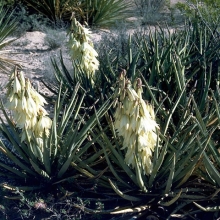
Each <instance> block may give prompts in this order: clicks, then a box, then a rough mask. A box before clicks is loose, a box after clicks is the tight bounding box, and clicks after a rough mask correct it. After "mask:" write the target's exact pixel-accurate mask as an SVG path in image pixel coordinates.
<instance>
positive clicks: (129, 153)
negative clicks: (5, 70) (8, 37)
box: [0, 1, 220, 219]
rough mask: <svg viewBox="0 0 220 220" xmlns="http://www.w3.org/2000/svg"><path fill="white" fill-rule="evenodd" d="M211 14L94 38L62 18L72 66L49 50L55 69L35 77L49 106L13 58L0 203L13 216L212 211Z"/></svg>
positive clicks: (214, 46)
mask: <svg viewBox="0 0 220 220" xmlns="http://www.w3.org/2000/svg"><path fill="white" fill-rule="evenodd" d="M45 2H46V1H45ZM48 2H49V1H48ZM50 2H51V3H52V1H50ZM53 2H54V1H53ZM103 2H104V1H103ZM109 2H111V1H109ZM116 2H119V1H116ZM38 3H39V2H38ZM66 3H67V1H66ZM86 3H89V1H88V2H87V1H86ZM114 3H115V2H114V1H112V4H114ZM100 5H101V4H100ZM38 6H39V8H40V3H39V5H38ZM90 6H91V5H90ZM107 6H108V4H107V3H106V7H107ZM50 7H52V6H50ZM97 7H98V6H97ZM103 7H104V4H103ZM201 7H202V6H201ZM39 8H38V10H39ZM54 9H55V8H54ZM47 11H49V10H48V9H47ZM119 11H120V10H119ZM50 12H52V13H48V14H47V15H48V17H49V18H50V19H53V20H54V21H55V22H57V20H59V19H62V18H64V17H65V16H64V17H63V14H62V13H61V11H60V8H58V9H57V11H56V10H53V11H50ZM68 13H69V11H68ZM86 13H88V11H86V12H85V14H86ZM100 16H101V15H100ZM101 17H102V18H103V20H105V19H107V18H106V17H105V16H104V14H103V16H101ZM94 18H95V17H93V20H92V22H91V23H90V22H89V23H90V24H93V22H94V21H95V20H94ZM214 19H215V20H214ZM217 19H218V18H217V17H213V18H212V20H210V19H206V17H203V14H202V13H199V14H198V13H195V14H194V17H190V18H189V19H188V18H187V20H186V22H185V25H184V26H183V27H181V28H179V29H176V30H175V31H174V32H172V33H171V31H170V29H169V27H168V28H166V29H164V28H162V27H160V26H158V27H157V28H156V29H155V30H153V31H150V32H149V33H142V32H137V33H135V34H133V35H132V36H127V35H126V34H124V35H118V36H114V37H112V36H106V37H105V38H104V41H103V42H100V43H99V47H96V46H94V45H93V43H92V42H91V36H90V32H89V30H88V29H87V28H85V27H84V26H82V25H81V24H80V23H79V22H78V21H77V20H76V19H75V18H74V19H72V21H71V25H70V27H69V28H68V31H67V34H68V37H69V42H68V47H69V52H70V55H71V56H70V57H71V61H72V66H71V68H69V69H68V68H67V65H66V63H65V60H64V58H63V56H62V53H60V57H59V58H58V59H56V58H54V57H52V58H51V62H52V65H53V68H54V76H55V79H56V80H55V81H54V82H53V84H52V83H48V82H46V81H44V82H43V83H44V85H45V86H46V87H47V88H48V89H49V90H50V92H51V93H52V95H51V96H48V97H45V99H46V100H47V102H48V103H49V104H48V105H49V107H50V108H48V109H51V108H52V109H53V112H49V116H47V112H46V110H45V109H44V108H46V107H45V105H44V108H43V107H42V106H43V104H46V103H45V100H44V98H43V97H42V96H40V95H39V94H38V93H37V92H36V91H35V90H34V88H33V87H32V86H31V84H28V82H29V80H28V79H27V78H26V79H24V78H23V75H22V74H23V73H22V70H21V69H19V66H15V68H14V70H13V72H12V74H11V76H10V77H9V83H8V85H7V89H8V93H7V100H8V102H7V104H4V103H1V107H0V108H1V112H2V113H3V116H2V117H1V125H0V130H1V139H0V152H1V154H0V155H1V157H0V177H1V178H3V180H4V182H3V183H2V184H1V192H0V193H1V195H3V196H4V197H3V196H2V198H1V199H0V213H1V214H2V215H3V216H4V217H5V218H8V219H9V218H10V217H11V218H12V217H13V216H10V213H9V210H10V208H11V207H13V206H15V204H16V208H17V213H19V215H20V216H21V219H30V218H33V217H35V216H38V217H39V216H40V217H42V218H45V219H94V218H99V219H102V217H103V216H104V217H103V219H110V218H113V215H116V216H117V217H119V216H121V215H123V216H124V217H127V218H131V217H132V216H133V217H137V216H138V217H140V216H141V217H143V218H146V217H147V216H148V215H150V214H151V215H156V217H158V218H161V219H163V218H164V219H172V218H173V216H174V215H178V216H179V217H181V218H188V219H201V216H202V215H203V214H204V212H209V213H210V215H209V219H216V218H217V217H218V216H219V211H220V199H219V192H220V190H219V187H220V152H219V149H220V145H219V123H220V106H219V101H220V88H219V80H220V76H219V65H220V41H219V32H218V29H219V23H218V22H217ZM79 20H80V18H79ZM86 21H88V20H86ZM99 21H102V19H101V20H99ZM95 23H96V24H98V20H97V22H95ZM99 24H103V25H104V24H106V22H104V21H103V23H102V22H101V23H99ZM8 26H9V25H8V24H7V27H8ZM0 28H1V24H0ZM0 33H2V32H0ZM27 103H29V104H27ZM31 106H32V107H33V106H36V108H32V107H31ZM8 109H10V110H11V112H12V116H11V117H9V116H8ZM20 113H22V114H21V115H19V114H20ZM48 117H51V120H52V123H50V119H48ZM43 118H44V119H45V121H43V120H42V119H43ZM32 119H34V120H35V121H34V122H32ZM12 201H13V202H12ZM160 210H163V213H161V212H160ZM155 212H156V213H157V214H154V213H155ZM91 214H92V215H91Z"/></svg>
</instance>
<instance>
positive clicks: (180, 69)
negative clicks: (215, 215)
mask: <svg viewBox="0 0 220 220" xmlns="http://www.w3.org/2000/svg"><path fill="white" fill-rule="evenodd" d="M197 22H198V23H193V26H191V24H189V26H186V28H185V29H184V30H180V31H177V32H176V33H174V34H171V33H170V32H169V31H168V32H165V31H164V30H162V29H160V31H156V32H155V33H151V34H150V36H149V38H147V37H146V36H143V37H141V38H139V40H140V41H139V42H140V43H139V44H137V45H139V46H140V47H139V50H140V52H138V53H134V54H132V50H131V48H130V47H128V49H127V51H128V56H127V57H128V67H127V78H128V79H127V80H130V82H129V81H126V80H125V81H124V83H121V82H120V80H119V85H123V86H124V87H122V88H119V91H120V93H119V94H120V95H119V94H118V93H116V94H118V95H119V96H118V99H119V106H120V108H119V109H121V110H120V112H122V114H123V115H121V116H120V117H118V114H119V113H118V112H117V113H116V115H117V116H116V117H115V122H114V123H113V117H112V115H111V113H110V114H109V115H106V119H107V121H108V123H109V128H110V129H111V131H112V134H111V133H110V132H109V131H108V133H107V134H106V125H104V124H102V125H101V124H100V125H99V129H100V132H98V133H101V136H100V137H101V138H102V139H103V140H105V142H104V144H103V141H102V142H101V141H100V145H101V143H102V145H101V146H102V147H103V150H109V151H106V152H105V157H106V161H107V163H108V165H109V167H110V170H111V172H112V176H111V175H109V176H108V178H109V183H110V185H111V187H112V189H113V190H114V191H115V193H116V194H117V195H118V196H120V197H121V198H123V199H124V200H125V201H132V204H133V206H129V207H127V206H126V207H124V208H123V207H121V208H120V209H117V210H114V209H112V210H109V211H107V210H106V211H104V210H103V211H100V212H99V211H97V210H91V209H90V210H89V209H85V207H84V210H86V211H88V212H90V213H97V212H99V213H109V212H110V213H112V214H117V213H118V214H119V213H129V212H139V211H140V212H142V214H144V213H145V212H146V213H147V211H144V210H145V209H147V210H149V209H151V208H152V207H155V206H157V207H158V206H162V207H168V209H169V208H170V209H171V210H172V211H170V213H169V216H167V217H172V215H173V214H175V213H181V212H182V211H184V209H185V210H188V213H187V214H181V216H182V217H185V216H187V215H189V216H190V215H191V214H193V213H197V212H199V211H218V210H219V202H220V201H219V198H218V193H219V190H218V187H219V163H218V160H219V152H218V148H219V146H218V134H219V132H218V124H219V105H218V99H219V87H218V70H217V69H215V68H212V66H213V65H216V62H217V63H218V59H219V43H213V42H212V41H211V39H213V38H215V40H216V39H218V33H217V32H215V31H214V32H213V30H212V29H209V28H208V30H207V29H206V28H204V27H208V26H207V24H204V23H203V22H201V23H200V21H198V20H197ZM200 25H201V26H202V27H203V29H201V28H199V30H198V27H200ZM203 25H204V26H203ZM167 33H168V34H167ZM213 34H214V35H213ZM207 42H208V44H207ZM204 45H205V46H204ZM203 46H204V47H203ZM115 60H117V58H116V59H115ZM109 63H110V62H108V64H109ZM113 68H115V67H114V66H113V67H112V68H109V69H110V71H109V72H110V73H107V72H106V73H105V75H107V74H109V75H110V74H111V73H112V72H113V71H112V69H113ZM113 75H114V74H112V76H113ZM137 77H139V78H140V79H141V80H142V82H143V86H142V89H143V94H142V97H143V99H144V98H147V101H149V102H151V104H153V106H154V107H155V110H156V121H157V124H158V125H159V126H160V129H159V130H157V132H155V131H154V134H157V137H158V138H157V139H156V140H155V139H154V143H155V147H154V148H151V151H153V155H151V154H150V157H149V158H150V159H151V161H152V170H151V171H150V170H149V171H147V172H149V175H146V174H144V172H143V170H144V167H143V164H141V161H142V159H140V152H142V151H140V152H139V150H140V149H139V147H138V144H136V145H133V144H131V142H132V143H133V141H134V140H135V137H133V136H132V137H131V136H130V134H129V132H128V134H126V131H127V130H129V129H130V127H131V128H132V129H133V126H135V121H132V118H131V116H130V115H131V114H133V113H129V115H128V114H127V113H126V112H127V111H128V110H127V109H130V108H128V107H127V106H129V105H128V104H127V99H128V101H130V102H132V100H131V99H132V97H133V98H134V99H135V100H136V102H137V103H140V101H138V99H139V98H138V97H137V96H136V95H135V94H133V96H132V97H130V95H126V94H127V93H129V91H130V89H131V88H132V87H133V88H135V85H133V83H134V82H135V80H136V78H137ZM140 79H139V80H140ZM113 80H115V78H114V77H113ZM198 83H199V85H198ZM201 85H203V87H202V88H203V89H201ZM212 90H213V91H212ZM121 93H122V94H121ZM122 97H123V98H122ZM125 97H127V98H125ZM124 98H125V100H124ZM137 103H136V104H135V103H134V104H133V105H131V106H133V108H132V110H134V111H135V109H136V105H137ZM139 108H141V106H139ZM151 115H152V114H151ZM119 119H120V120H119ZM137 121H138V119H137ZM137 125H138V124H137ZM147 125H148V126H146V125H145V126H146V127H148V129H150V125H149V123H148V124H147ZM143 127H144V126H143ZM116 129H117V130H118V131H119V135H120V136H122V138H120V137H119V135H118V134H117V132H116ZM109 136H110V137H112V138H111V141H110V140H109ZM136 138H137V139H136V143H137V142H138V138H139V137H138V136H137V137H136ZM145 144H147V146H148V147H149V144H150V143H149V141H148V140H147V139H146V138H145ZM133 146H135V147H133ZM129 147H130V148H131V149H134V150H130V151H132V152H133V154H132V153H131V154H127V152H129ZM145 150H146V149H145ZM143 151H144V150H143ZM108 152H110V153H108ZM131 161H134V162H131ZM147 172H146V171H145V173H147ZM177 201H178V202H177ZM208 204H209V205H208ZM210 204H211V205H210ZM76 207H78V208H80V207H79V206H77V205H76Z"/></svg>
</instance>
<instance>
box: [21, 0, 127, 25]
mask: <svg viewBox="0 0 220 220" xmlns="http://www.w3.org/2000/svg"><path fill="white" fill-rule="evenodd" d="M25 2H26V4H27V5H29V6H31V7H33V8H34V9H35V10H36V11H38V12H40V13H42V14H43V15H45V16H46V17H48V18H49V19H51V20H53V21H55V22H56V23H57V22H60V21H62V20H63V21H70V18H71V16H72V13H74V16H75V17H76V19H77V20H78V21H80V22H81V23H82V24H84V23H85V22H87V24H89V25H95V26H110V25H114V24H115V22H116V21H118V20H120V19H125V18H127V17H128V13H129V7H130V6H131V4H130V3H128V2H126V1H124V0H116V1H115V0H110V1H106V0H95V1H90V0H84V1H78V0H68V1H66V0H65V1H64V0H56V1H53V0H43V1H33V0H31V1H29V0H28V1H26V0H25Z"/></svg>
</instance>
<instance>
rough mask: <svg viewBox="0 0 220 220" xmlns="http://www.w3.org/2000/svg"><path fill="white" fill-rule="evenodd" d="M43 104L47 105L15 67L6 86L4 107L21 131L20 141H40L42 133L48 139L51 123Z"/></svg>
mask: <svg viewBox="0 0 220 220" xmlns="http://www.w3.org/2000/svg"><path fill="white" fill-rule="evenodd" d="M44 104H47V102H46V100H45V99H44V97H43V96H41V95H40V94H39V93H38V92H37V91H36V90H35V89H34V88H33V87H32V85H31V83H30V80H29V79H27V78H25V77H24V74H23V72H22V71H19V70H18V68H17V67H16V68H15V71H14V72H13V73H12V75H11V76H10V79H9V82H8V84H7V102H6V104H5V106H6V108H8V109H9V110H11V113H12V117H13V120H14V123H15V125H16V127H18V128H20V129H21V130H22V133H21V140H22V141H25V140H27V139H28V140H29V141H31V140H32V141H33V138H35V139H42V138H43V133H44V131H45V134H46V136H47V137H48V135H49V133H50V132H49V130H50V127H51V125H52V121H51V119H50V118H49V117H48V116H47V115H48V113H47V111H46V110H45V109H44V108H43V106H44Z"/></svg>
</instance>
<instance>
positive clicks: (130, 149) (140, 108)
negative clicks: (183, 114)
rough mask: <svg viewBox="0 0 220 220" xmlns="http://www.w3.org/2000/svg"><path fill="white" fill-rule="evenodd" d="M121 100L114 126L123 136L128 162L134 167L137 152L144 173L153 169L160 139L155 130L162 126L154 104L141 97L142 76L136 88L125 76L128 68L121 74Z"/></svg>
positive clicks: (135, 84)
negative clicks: (158, 120)
mask: <svg viewBox="0 0 220 220" xmlns="http://www.w3.org/2000/svg"><path fill="white" fill-rule="evenodd" d="M119 91H120V92H119V96H120V102H118V106H117V108H116V112H115V115H114V118H115V128H116V130H117V131H118V135H119V136H122V137H123V147H122V148H121V150H124V149H126V150H127V151H126V154H125V162H126V164H128V165H131V167H132V168H135V163H136V162H135V155H136V158H137V160H138V163H139V164H138V166H139V167H140V168H141V172H142V173H143V174H147V175H149V174H150V173H151V172H152V161H151V158H152V154H153V152H154V148H155V146H156V142H157V134H156V130H157V129H158V128H159V126H158V124H157V123H156V121H155V114H154V110H153V107H152V106H151V105H150V104H147V103H146V102H145V101H144V100H143V98H142V92H143V91H142V83H141V79H139V78H138V79H137V80H136V81H135V83H134V88H133V87H132V85H131V82H130V81H129V80H128V79H126V72H125V71H122V73H121V74H120V77H119Z"/></svg>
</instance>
